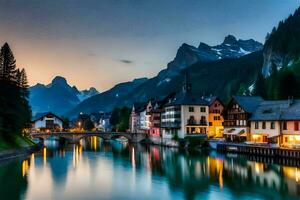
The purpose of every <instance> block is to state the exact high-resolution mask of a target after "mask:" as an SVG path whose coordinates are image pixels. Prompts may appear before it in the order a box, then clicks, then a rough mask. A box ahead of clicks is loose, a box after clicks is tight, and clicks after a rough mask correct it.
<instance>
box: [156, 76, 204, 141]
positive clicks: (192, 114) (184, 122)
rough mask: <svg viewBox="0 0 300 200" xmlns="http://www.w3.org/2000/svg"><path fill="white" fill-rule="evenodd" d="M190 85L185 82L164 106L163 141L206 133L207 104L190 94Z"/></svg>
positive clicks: (162, 117) (199, 96)
mask: <svg viewBox="0 0 300 200" xmlns="http://www.w3.org/2000/svg"><path fill="white" fill-rule="evenodd" d="M191 86H192V85H191V84H190V83H188V82H187V81H186V82H185V84H184V86H183V89H182V91H181V92H180V93H178V94H177V95H176V96H175V97H174V99H173V100H172V101H171V102H170V103H168V104H166V105H165V106H164V111H163V112H162V114H161V131H162V138H163V139H172V138H174V137H178V138H181V139H183V138H185V137H186V136H191V135H198V136H200V135H202V136H203V135H205V136H206V134H207V133H208V113H209V107H208V102H207V101H206V100H205V99H204V98H202V97H201V95H197V94H194V93H193V92H192V88H191Z"/></svg>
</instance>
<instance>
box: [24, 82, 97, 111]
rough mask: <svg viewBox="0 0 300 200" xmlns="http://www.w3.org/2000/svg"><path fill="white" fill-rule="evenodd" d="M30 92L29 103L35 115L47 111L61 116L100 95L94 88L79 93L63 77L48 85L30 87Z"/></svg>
mask: <svg viewBox="0 0 300 200" xmlns="http://www.w3.org/2000/svg"><path fill="white" fill-rule="evenodd" d="M29 91H30V96H29V103H30V105H31V108H32V112H33V115H35V114H36V113H39V112H46V111H52V112H54V113H56V114H59V115H61V114H64V113H65V112H67V111H69V110H70V109H72V108H74V107H75V106H76V105H78V104H79V103H80V102H81V101H84V100H85V99H87V98H89V97H92V96H94V95H96V94H98V93H99V92H98V91H97V90H96V89H95V88H93V87H91V88H90V89H88V90H83V91H79V90H78V89H77V88H76V86H73V87H71V86H70V85H69V84H68V83H67V80H66V79H65V78H64V77H61V76H56V77H55V78H54V79H53V80H52V82H51V83H50V84H48V85H43V84H39V83H38V84H36V85H34V86H32V87H30V88H29Z"/></svg>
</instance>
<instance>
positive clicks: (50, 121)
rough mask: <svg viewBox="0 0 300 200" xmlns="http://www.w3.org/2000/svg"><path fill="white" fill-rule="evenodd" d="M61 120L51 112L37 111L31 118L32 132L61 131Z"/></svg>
mask: <svg viewBox="0 0 300 200" xmlns="http://www.w3.org/2000/svg"><path fill="white" fill-rule="evenodd" d="M62 129H63V120H62V119H61V118H60V117H58V116H57V115H55V114H53V113H51V112H45V113H38V114H36V115H35V117H34V118H33V119H32V131H33V132H49V131H62Z"/></svg>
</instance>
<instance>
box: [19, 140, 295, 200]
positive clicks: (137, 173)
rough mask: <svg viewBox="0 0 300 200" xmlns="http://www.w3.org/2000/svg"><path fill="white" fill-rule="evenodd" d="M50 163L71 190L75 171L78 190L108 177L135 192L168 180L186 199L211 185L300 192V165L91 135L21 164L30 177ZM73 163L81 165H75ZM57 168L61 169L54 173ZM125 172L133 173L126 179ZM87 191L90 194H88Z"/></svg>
mask: <svg viewBox="0 0 300 200" xmlns="http://www.w3.org/2000/svg"><path fill="white" fill-rule="evenodd" d="M83 151H85V153H84V154H83ZM103 153H104V154H103ZM55 157H56V158H55ZM57 158H59V159H57ZM54 160H55V162H54ZM47 162H48V165H49V166H50V167H48V168H47V170H50V172H49V174H50V175H49V177H48V179H49V180H51V181H50V182H51V183H52V184H53V185H59V184H57V183H56V181H61V182H63V184H62V186H64V185H66V186H64V187H66V188H70V191H71V188H73V186H72V184H75V183H72V181H76V180H77V179H76V176H77V175H78V174H80V176H81V177H80V178H79V179H81V180H80V182H77V183H76V184H78V185H77V186H78V187H77V190H79V191H80V187H79V186H80V184H81V182H84V183H85V184H86V185H85V186H84V188H89V187H90V188H94V187H96V185H103V184H104V182H103V183H102V182H101V181H103V179H105V180H106V182H105V183H110V184H112V185H106V187H107V188H115V187H118V186H120V185H122V186H123V187H124V189H126V188H127V187H129V188H130V191H131V192H138V191H139V190H141V191H143V192H144V194H151V193H153V192H154V193H155V191H153V190H155V186H153V184H155V183H153V180H159V181H158V182H159V183H160V184H162V182H163V183H164V184H167V185H168V190H170V191H172V192H175V193H176V192H182V193H184V197H185V198H187V199H195V198H198V197H199V195H201V194H202V195H203V194H207V193H209V192H210V190H212V188H213V191H214V192H220V194H221V193H222V192H227V193H230V194H231V195H233V196H236V195H240V196H243V195H244V194H248V195H249V194H252V193H253V191H257V192H258V193H257V194H255V195H261V196H259V197H260V198H261V197H262V198H269V199H270V198H271V199H272V198H285V197H286V195H288V194H290V195H300V168H298V167H291V166H281V165H276V164H266V163H262V162H255V161H249V160H247V159H246V158H245V157H243V156H237V155H226V156H225V155H223V154H213V155H212V154H209V153H205V152H202V153H197V154H190V153H186V152H180V151H179V150H178V149H170V148H162V147H158V146H141V145H131V144H130V145H128V143H121V142H110V143H109V142H103V141H102V139H99V138H97V137H90V138H87V139H86V140H84V141H80V143H79V144H74V145H67V146H65V147H59V148H56V149H55V148H54V149H51V148H50V149H47V148H43V149H42V151H41V152H40V153H36V154H32V155H31V156H30V157H29V158H28V159H25V160H23V161H22V163H21V165H22V173H21V174H22V176H23V177H26V176H31V175H30V174H31V172H32V170H29V169H32V167H33V166H34V165H35V164H36V165H37V166H36V167H34V168H37V169H36V170H35V174H38V173H42V171H39V169H38V168H39V167H40V166H38V165H41V166H43V165H44V166H45V165H46V163H47ZM53 163H54V164H53ZM72 166H73V169H76V170H72ZM56 168H59V169H56ZM61 169H63V170H61ZM99 169H101V170H103V171H101V170H100V171H99ZM56 170H61V171H58V172H56V173H54V171H56ZM123 170H125V171H123ZM126 170H128V171H126ZM19 172H20V171H19ZM44 173H45V172H44ZM51 174H52V178H51ZM85 174H86V176H85ZM32 175H33V174H32ZM126 175H129V176H127V179H126ZM61 176H65V179H59V178H57V177H61ZM82 176H84V177H82ZM94 176H95V177H94ZM123 176H124V177H123ZM70 177H72V179H71V178H70ZM96 177H97V178H96ZM100 177H101V178H100ZM120 177H122V178H120ZM115 179H117V180H115ZM30 180H31V181H34V180H35V179H30ZM37 180H38V178H37ZM71 180H72V181H71ZM90 184H91V185H90ZM29 185H30V184H29ZM140 187H143V188H140ZM52 188H55V186H52ZM62 188H63V187H62ZM127 189H128V188H127ZM99 190H100V189H99ZM70 191H69V190H67V191H65V192H66V193H68V192H70ZM79 191H78V192H79ZM88 191H89V192H90V193H93V192H96V191H93V190H88ZM221 191H222V192H221ZM82 192H84V191H82ZM97 192H100V191H97ZM116 192H118V191H116ZM49 193H50V194H51V192H49ZM276 194H277V195H279V196H276ZM31 195H32V194H31ZM85 195H87V197H90V196H88V195H89V194H85ZM111 195H113V194H111ZM255 197H258V196H255Z"/></svg>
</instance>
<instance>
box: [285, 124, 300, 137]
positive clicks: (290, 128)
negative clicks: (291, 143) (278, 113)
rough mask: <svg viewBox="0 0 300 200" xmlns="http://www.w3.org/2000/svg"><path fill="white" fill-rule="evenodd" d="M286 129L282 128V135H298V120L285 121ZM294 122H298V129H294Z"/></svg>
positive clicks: (299, 125) (299, 128) (299, 127)
mask: <svg viewBox="0 0 300 200" xmlns="http://www.w3.org/2000/svg"><path fill="white" fill-rule="evenodd" d="M286 123H287V130H283V129H282V134H284V135H300V121H287V122H286ZM295 123H298V131H297V130H295Z"/></svg>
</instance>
